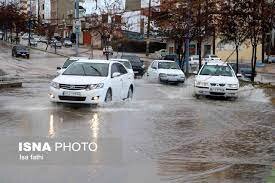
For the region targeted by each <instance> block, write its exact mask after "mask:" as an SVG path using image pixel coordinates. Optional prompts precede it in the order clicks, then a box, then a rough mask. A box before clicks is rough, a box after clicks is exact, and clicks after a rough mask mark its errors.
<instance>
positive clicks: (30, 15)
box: [28, 0, 32, 46]
mask: <svg viewBox="0 0 275 183" xmlns="http://www.w3.org/2000/svg"><path fill="white" fill-rule="evenodd" d="M31 17H32V0H30V13H29V43H28V44H29V46H31V27H32V25H31V24H32V23H31V21H32V20H31Z"/></svg>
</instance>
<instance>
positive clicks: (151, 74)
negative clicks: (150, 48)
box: [147, 61, 158, 81]
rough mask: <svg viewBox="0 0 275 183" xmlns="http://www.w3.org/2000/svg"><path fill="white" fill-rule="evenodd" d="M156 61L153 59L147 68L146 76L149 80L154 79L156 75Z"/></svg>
mask: <svg viewBox="0 0 275 183" xmlns="http://www.w3.org/2000/svg"><path fill="white" fill-rule="evenodd" d="M157 63H158V62H157V61H153V62H152V64H151V65H150V67H149V68H148V72H147V76H148V78H149V80H151V81H153V80H155V79H156V76H157V65H158V64H157Z"/></svg>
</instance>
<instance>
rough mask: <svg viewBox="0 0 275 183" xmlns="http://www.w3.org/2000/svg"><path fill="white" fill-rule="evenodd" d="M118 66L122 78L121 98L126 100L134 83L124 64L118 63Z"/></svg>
mask: <svg viewBox="0 0 275 183" xmlns="http://www.w3.org/2000/svg"><path fill="white" fill-rule="evenodd" d="M117 66H118V69H119V72H120V74H121V78H122V89H121V98H122V99H125V98H127V95H128V90H129V88H130V85H131V83H132V76H131V74H130V73H129V72H128V71H127V69H126V68H125V66H124V65H123V64H120V63H118V65H117Z"/></svg>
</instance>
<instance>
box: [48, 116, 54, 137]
mask: <svg viewBox="0 0 275 183" xmlns="http://www.w3.org/2000/svg"><path fill="white" fill-rule="evenodd" d="M48 135H49V136H50V137H54V135H55V129H54V119H53V114H51V115H50V121H49V132H48Z"/></svg>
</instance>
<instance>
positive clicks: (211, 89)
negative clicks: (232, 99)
mask: <svg viewBox="0 0 275 183" xmlns="http://www.w3.org/2000/svg"><path fill="white" fill-rule="evenodd" d="M210 91H212V92H224V91H225V89H224V88H210Z"/></svg>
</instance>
